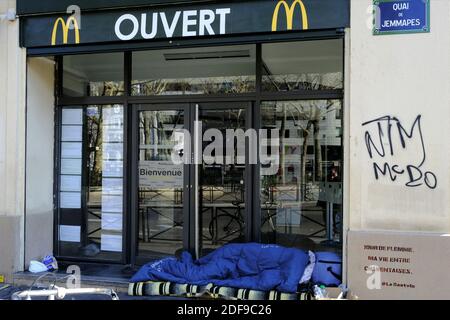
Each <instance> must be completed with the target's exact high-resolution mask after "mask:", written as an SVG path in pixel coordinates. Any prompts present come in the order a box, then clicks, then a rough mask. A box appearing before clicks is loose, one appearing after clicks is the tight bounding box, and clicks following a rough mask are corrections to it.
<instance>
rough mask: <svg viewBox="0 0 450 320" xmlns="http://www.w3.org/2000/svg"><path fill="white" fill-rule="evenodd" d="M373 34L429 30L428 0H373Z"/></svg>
mask: <svg viewBox="0 0 450 320" xmlns="http://www.w3.org/2000/svg"><path fill="white" fill-rule="evenodd" d="M374 10H375V12H374V30H373V33H374V34H375V35H382V34H397V33H422V32H430V0H374Z"/></svg>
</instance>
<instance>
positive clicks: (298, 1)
mask: <svg viewBox="0 0 450 320" xmlns="http://www.w3.org/2000/svg"><path fill="white" fill-rule="evenodd" d="M297 5H298V6H299V7H300V11H301V14H302V27H303V30H307V29H308V13H307V12H306V7H305V5H304V4H303V1H302V0H294V2H293V3H292V4H291V5H290V6H289V5H288V4H287V2H286V1H285V0H281V1H278V3H277V6H276V7H275V10H274V11H273V17H272V31H277V25H278V15H279V12H280V8H281V6H283V7H284V11H285V13H286V25H287V30H292V27H293V24H294V12H295V8H296V7H297Z"/></svg>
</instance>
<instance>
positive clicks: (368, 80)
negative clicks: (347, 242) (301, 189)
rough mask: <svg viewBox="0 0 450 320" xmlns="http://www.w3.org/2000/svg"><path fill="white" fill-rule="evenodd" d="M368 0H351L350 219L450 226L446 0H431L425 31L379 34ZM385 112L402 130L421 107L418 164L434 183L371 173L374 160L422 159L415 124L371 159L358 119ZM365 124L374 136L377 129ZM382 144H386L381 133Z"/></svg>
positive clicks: (442, 229)
mask: <svg viewBox="0 0 450 320" xmlns="http://www.w3.org/2000/svg"><path fill="white" fill-rule="evenodd" d="M371 4H372V0H352V1H351V29H350V48H349V49H350V66H349V74H348V76H349V78H350V79H349V84H350V87H349V88H347V89H349V90H350V91H349V93H348V95H349V109H350V110H347V112H349V117H350V119H349V125H350V127H349V128H348V129H349V133H350V142H349V148H348V149H349V152H350V155H349V161H350V163H349V170H350V176H349V178H350V183H349V187H348V189H347V192H348V195H349V197H348V198H349V207H348V210H349V219H350V221H349V227H350V229H352V230H398V231H400V230H402V231H425V232H437V233H449V232H450V170H449V169H450V161H449V159H450V145H449V144H448V143H447V139H448V137H450V126H449V125H448V123H449V122H450V54H449V53H450V33H449V30H450V1H447V0H431V32H430V33H425V34H409V35H385V36H373V35H372V30H371V29H370V28H368V26H367V25H368V21H369V20H370V21H371V14H370V13H369V12H370V11H368V8H369V6H370V5H371ZM386 115H390V116H395V117H397V118H398V119H399V120H400V121H401V124H402V126H404V127H405V129H407V130H411V127H412V125H413V123H414V120H415V119H416V117H417V116H418V115H421V126H422V133H423V137H424V145H425V148H426V161H425V163H424V164H423V165H422V167H421V169H422V170H423V171H432V172H433V173H434V174H435V175H436V177H437V181H438V184H437V188H436V189H434V190H432V189H430V188H428V187H426V186H424V185H422V186H419V187H407V186H405V184H406V183H407V181H408V179H406V177H405V176H402V175H399V176H398V177H397V179H396V181H390V179H388V178H387V177H381V178H380V179H379V180H378V181H377V180H376V179H375V175H374V170H373V166H372V163H373V161H374V160H375V161H377V162H378V163H380V165H381V164H382V163H384V162H387V163H389V164H390V165H394V164H398V165H400V166H401V168H405V166H407V165H415V166H418V165H419V164H420V162H421V159H422V153H421V145H420V137H419V136H418V135H417V133H418V131H417V130H415V131H414V135H415V136H414V138H413V139H411V140H408V141H407V142H406V148H405V149H403V148H402V147H401V146H400V144H399V135H398V134H393V135H392V137H393V138H392V139H393V144H394V152H395V154H394V156H390V155H388V156H386V157H385V158H384V159H382V158H381V157H374V159H373V160H372V159H370V157H369V155H368V151H367V148H366V145H365V139H364V134H365V131H366V130H367V129H368V128H369V127H367V128H365V127H363V126H362V123H363V122H366V121H369V120H372V119H375V118H378V117H381V116H386ZM393 124H395V123H393ZM372 128H373V127H372ZM375 129H376V127H375ZM416 129H417V128H416ZM370 132H371V133H372V134H373V137H374V139H375V138H376V134H375V133H376V132H375V131H374V130H373V129H370ZM393 132H394V131H393ZM385 133H386V131H385ZM384 147H385V148H386V151H389V145H388V143H387V140H385V143H384Z"/></svg>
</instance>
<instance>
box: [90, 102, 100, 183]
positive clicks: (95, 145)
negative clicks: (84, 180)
mask: <svg viewBox="0 0 450 320" xmlns="http://www.w3.org/2000/svg"><path fill="white" fill-rule="evenodd" d="M89 109H90V110H91V112H92V114H91V115H88V117H87V129H88V143H89V144H88V155H89V161H90V165H89V171H90V172H89V186H101V178H102V161H103V148H102V144H103V134H102V132H103V129H102V127H103V115H102V112H100V111H99V108H98V107H89Z"/></svg>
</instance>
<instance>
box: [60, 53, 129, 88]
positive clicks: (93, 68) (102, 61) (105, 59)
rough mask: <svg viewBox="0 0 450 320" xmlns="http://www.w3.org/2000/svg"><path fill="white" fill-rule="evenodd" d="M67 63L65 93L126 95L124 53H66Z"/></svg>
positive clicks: (65, 68)
mask: <svg viewBox="0 0 450 320" xmlns="http://www.w3.org/2000/svg"><path fill="white" fill-rule="evenodd" d="M63 66H64V67H63V69H64V72H63V95H64V96H68V97H83V96H121V95H123V94H124V58H123V53H102V54H84V55H69V56H64V58H63Z"/></svg>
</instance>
